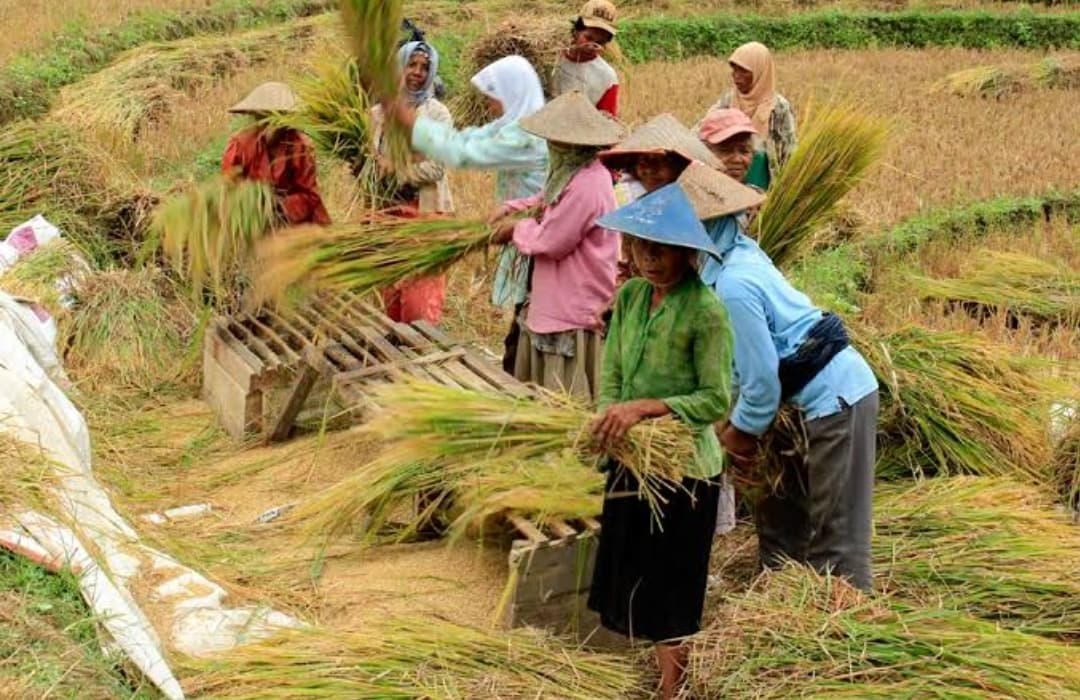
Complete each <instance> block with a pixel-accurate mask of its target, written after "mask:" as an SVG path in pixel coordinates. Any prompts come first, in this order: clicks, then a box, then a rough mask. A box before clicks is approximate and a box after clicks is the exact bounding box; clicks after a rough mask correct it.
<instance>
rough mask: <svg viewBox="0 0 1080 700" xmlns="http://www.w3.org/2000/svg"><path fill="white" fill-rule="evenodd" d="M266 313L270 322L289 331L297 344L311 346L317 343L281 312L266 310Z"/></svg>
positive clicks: (304, 346)
mask: <svg viewBox="0 0 1080 700" xmlns="http://www.w3.org/2000/svg"><path fill="white" fill-rule="evenodd" d="M264 313H266V315H267V316H268V317H269V319H270V322H271V323H272V324H273V325H274V326H276V327H277V328H278V329H279V330H281V331H284V332H286V333H288V334H289V336H290V337H291V338H292V339H293V341H294V342H296V344H297V345H299V346H300V347H301V348H309V347H312V346H313V345H314V344H315V339H314V338H309V337H308V336H307V335H305V334H304V333H303V332H301V331H300V330H299V329H297V328H296V327H295V326H293V325H292V323H290V322H289V320H288V319H286V318H285V317H284V316H282V315H281V314H278V313H275V312H273V311H265V312H264Z"/></svg>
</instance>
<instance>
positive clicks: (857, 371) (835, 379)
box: [701, 216, 878, 436]
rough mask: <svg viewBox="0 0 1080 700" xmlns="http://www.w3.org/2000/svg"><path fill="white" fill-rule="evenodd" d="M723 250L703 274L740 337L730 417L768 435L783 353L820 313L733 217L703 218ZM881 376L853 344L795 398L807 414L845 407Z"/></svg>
mask: <svg viewBox="0 0 1080 700" xmlns="http://www.w3.org/2000/svg"><path fill="white" fill-rule="evenodd" d="M705 228H706V230H707V231H708V232H709V236H710V237H711V238H712V239H713V242H714V243H715V244H716V245H717V247H718V248H719V250H720V252H721V253H723V259H722V260H721V261H718V260H716V259H715V258H712V257H708V258H707V259H706V260H705V261H704V262H703V264H702V267H701V279H702V281H703V282H705V284H707V285H709V286H710V287H712V289H713V290H714V291H715V292H716V294H717V295H718V296H719V297H720V299H721V301H723V302H724V305H725V306H726V307H727V311H728V316H729V317H730V319H731V327H732V332H733V334H734V337H735V383H736V386H737V387H738V391H739V398H738V400H737V401H736V402H735V407H734V408H733V409H732V412H731V417H730V420H731V423H732V425H734V426H735V427H736V428H738V429H739V430H742V431H743V432H746V433H750V434H752V435H758V436H760V435H763V434H764V433H765V431H767V430H768V429H769V426H770V425H772V422H773V419H775V417H776V412H777V410H778V409H779V407H780V377H779V375H778V374H777V370H778V368H779V364H780V359H781V358H785V357H788V356H790V355H792V354H794V353H795V351H796V350H798V348H799V346H800V345H801V344H802V342H803V341H804V340H805V339H806V336H807V334H808V333H809V332H810V329H811V328H813V326H814V324H816V323H817V322H818V321H819V320H821V317H822V312H821V310H820V309H818V308H817V307H815V306H814V305H813V303H811V301H810V299H809V298H808V297H807V296H806V295H805V294H803V293H802V292H800V291H799V290H797V289H795V288H794V287H792V286H791V283H789V282H788V281H787V280H786V279H785V278H784V276H783V275H782V274H780V271H779V270H777V269H776V267H775V266H774V265H773V263H772V260H770V259H769V256H767V255H766V254H765V253H764V251H762V250H761V248H759V247H758V244H757V243H756V242H755V241H754V240H753V239H751V238H749V237H748V236H746V235H744V234H743V233H742V231H741V229H740V226H739V223H738V220H737V219H736V218H735V217H734V216H727V217H721V218H719V219H714V220H712V221H707V222H705ZM877 387H878V384H877V379H876V378H875V377H874V372H873V370H871V369H870V365H868V364H867V363H866V360H864V359H863V357H862V355H860V354H859V352H858V351H857V350H856V349H855V348H853V347H850V346H849V347H847V348H845V349H844V350H842V351H841V352H840V353H838V354H837V355H836V357H834V358H833V359H832V360H831V361H830V362H829V364H827V365H825V367H824V368H823V369H822V370H821V371H820V372H819V373H818V374H817V376H816V377H814V378H813V379H812V380H810V383H808V384H807V385H806V386H805V387H804V388H803V389H802V391H800V392H799V393H797V394H795V395H794V396H792V397H791V398H790V402H791V403H793V404H794V405H796V406H798V407H800V408H802V409H803V411H804V412H805V413H806V418H807V420H813V419H815V418H824V417H826V416H831V415H833V414H835V413H839V412H840V411H841V410H843V408H844V405H845V404H846V405H849V406H850V405H852V404H854V403H856V402H857V401H859V400H860V399H862V398H865V397H866V396H868V395H869V394H871V393H873V392H874V391H876V390H877Z"/></svg>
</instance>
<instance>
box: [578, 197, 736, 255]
mask: <svg viewBox="0 0 1080 700" xmlns="http://www.w3.org/2000/svg"><path fill="white" fill-rule="evenodd" d="M596 225H597V226H601V227H603V228H606V229H609V230H612V231H618V232H620V233H625V234H626V235H628V236H634V237H635V238H643V239H645V240H647V241H653V242H655V243H663V244H664V245H673V246H679V247H680V248H693V249H694V250H700V251H702V252H703V253H708V254H709V255H712V256H714V257H716V258H720V257H721V254H720V251H719V249H717V247H716V244H715V243H713V242H712V239H711V238H709V234H708V232H707V231H706V230H705V226H704V225H702V223H701V219H700V218H699V217H698V215H697V212H696V211H695V210H694V205H693V203H692V202H691V201H690V197H689V196H688V195H687V193H686V191H685V190H684V189H683V187H682V185H680V184H679V183H677V182H673V183H671V184H670V185H664V186H663V187H661V188H660V189H658V190H656V191H655V192H651V193H649V194H647V195H645V196H644V197H641V198H640V199H636V200H634V201H633V202H631V203H630V204H627V205H626V206H623V207H619V208H618V209H616V210H615V211H613V212H611V213H609V214H605V215H604V216H602V217H600V218H599V219H597V220H596Z"/></svg>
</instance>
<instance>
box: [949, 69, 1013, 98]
mask: <svg viewBox="0 0 1080 700" xmlns="http://www.w3.org/2000/svg"><path fill="white" fill-rule="evenodd" d="M1025 87H1027V78H1026V76H1025V75H1024V72H1023V71H1022V70H1013V69H1007V68H1001V67H999V66H976V67H974V68H967V69H965V70H961V71H957V72H955V73H950V74H949V75H947V76H945V77H944V78H942V79H941V80H940V81H938V82H937V83H935V84H934V87H933V89H934V91H935V92H944V93H948V94H952V95H957V96H959V97H993V98H995V99H1001V98H1002V97H1006V96H1008V95H1014V94H1016V93H1019V92H1021V91H1023V90H1024V88H1025Z"/></svg>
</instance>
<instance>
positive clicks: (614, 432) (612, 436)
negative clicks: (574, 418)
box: [592, 399, 671, 447]
mask: <svg viewBox="0 0 1080 700" xmlns="http://www.w3.org/2000/svg"><path fill="white" fill-rule="evenodd" d="M670 412H671V409H669V408H668V407H667V404H665V403H664V402H663V401H660V400H659V399H638V400H636V401H624V402H623V403H617V404H612V405H611V406H608V409H607V410H606V411H604V412H603V414H601V416H600V418H599V419H598V420H597V421H596V423H594V424H593V429H592V430H593V437H595V438H596V440H597V442H598V443H600V446H601V447H608V446H610V445H613V444H615V443H617V442H618V441H619V440H622V439H623V438H624V437H626V434H627V433H628V432H630V428H633V427H634V426H635V425H637V424H638V423H640V422H641V421H643V420H645V419H646V418H659V417H660V416H664V415H667V414H668V413H670Z"/></svg>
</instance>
